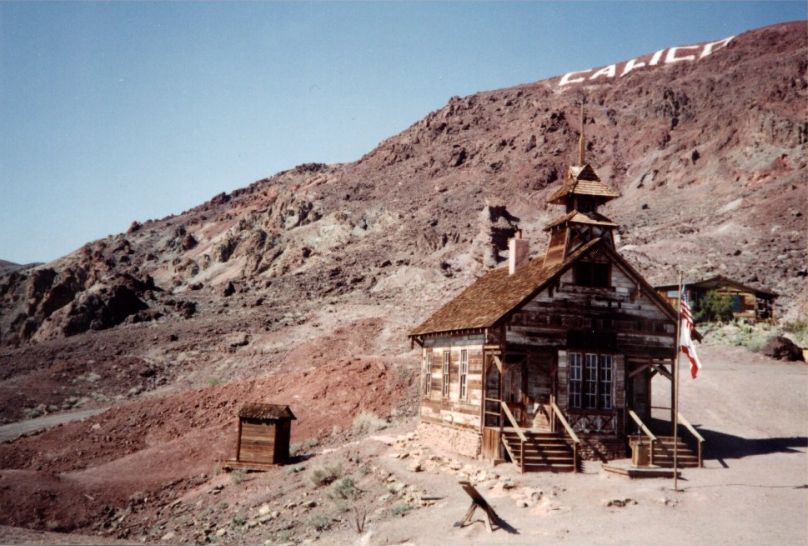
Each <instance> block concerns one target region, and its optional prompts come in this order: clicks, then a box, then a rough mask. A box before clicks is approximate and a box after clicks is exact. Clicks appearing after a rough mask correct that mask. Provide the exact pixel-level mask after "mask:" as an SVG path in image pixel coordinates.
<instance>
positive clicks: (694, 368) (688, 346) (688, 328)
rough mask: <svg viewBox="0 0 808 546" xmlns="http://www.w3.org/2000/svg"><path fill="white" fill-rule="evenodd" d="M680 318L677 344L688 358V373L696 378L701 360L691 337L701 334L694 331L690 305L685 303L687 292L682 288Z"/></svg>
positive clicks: (694, 326)
mask: <svg viewBox="0 0 808 546" xmlns="http://www.w3.org/2000/svg"><path fill="white" fill-rule="evenodd" d="M680 318H681V326H680V327H679V345H680V346H681V347H682V352H683V353H684V354H685V355H687V358H688V360H690V375H691V377H693V379H696V376H697V375H698V374H699V370H700V369H701V361H700V360H699V355H698V354H696V346H695V345H693V338H694V337H695V338H697V339H701V336H700V335H699V333H698V332H697V331H696V325H695V324H693V315H692V314H691V312H690V306H689V305H688V304H687V292H686V291H685V290H684V289H683V290H682V300H681V305H680Z"/></svg>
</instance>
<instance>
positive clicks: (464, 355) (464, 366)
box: [460, 349, 469, 400]
mask: <svg viewBox="0 0 808 546" xmlns="http://www.w3.org/2000/svg"><path fill="white" fill-rule="evenodd" d="M468 373H469V352H468V350H467V349H462V350H461V351H460V399H461V400H465V399H466V397H467V396H468V386H467V381H468V379H467V378H466V376H467V375H468Z"/></svg>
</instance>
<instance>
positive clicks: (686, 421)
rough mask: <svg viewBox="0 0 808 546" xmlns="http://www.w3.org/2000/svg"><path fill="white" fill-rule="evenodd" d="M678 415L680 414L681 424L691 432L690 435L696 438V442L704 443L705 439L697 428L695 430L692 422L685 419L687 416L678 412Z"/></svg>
mask: <svg viewBox="0 0 808 546" xmlns="http://www.w3.org/2000/svg"><path fill="white" fill-rule="evenodd" d="M676 413H678V414H679V422H680V423H682V424H683V425H684V426H685V428H686V429H687V430H689V431H690V434H692V435H693V436H695V437H696V440H698V441H699V442H703V441H704V438H703V437H702V435H701V434H699V432H698V431H697V430H696V429H695V428H693V425H691V424H690V421H688V420H687V419H685V416H684V415H682V414H681V413H679V412H678V411H677V412H676Z"/></svg>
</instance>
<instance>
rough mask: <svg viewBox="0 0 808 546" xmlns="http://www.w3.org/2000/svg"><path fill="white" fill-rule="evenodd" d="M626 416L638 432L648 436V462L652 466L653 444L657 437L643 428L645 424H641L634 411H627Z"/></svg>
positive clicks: (646, 428) (645, 427)
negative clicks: (649, 442)
mask: <svg viewBox="0 0 808 546" xmlns="http://www.w3.org/2000/svg"><path fill="white" fill-rule="evenodd" d="M628 415H629V417H631V419H632V420H633V421H634V422H635V423H636V424H637V426H638V427H640V430H641V431H642V432H643V433H644V434H645V435H646V436H648V438H649V439H650V440H651V453H650V457H649V461H648V462H649V463H650V464H652V465H653V464H654V442H656V441H657V437H656V435H655V434H654V433H653V432H651V430H650V429H649V428H648V427H647V426H645V423H643V422H642V419H640V416H639V415H637V414H636V413H635V412H634V410H631V409H630V410H628Z"/></svg>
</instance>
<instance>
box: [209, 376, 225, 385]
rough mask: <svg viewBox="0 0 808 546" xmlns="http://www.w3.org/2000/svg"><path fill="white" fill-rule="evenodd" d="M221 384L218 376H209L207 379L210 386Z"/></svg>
mask: <svg viewBox="0 0 808 546" xmlns="http://www.w3.org/2000/svg"><path fill="white" fill-rule="evenodd" d="M221 384H222V380H221V379H219V378H218V377H211V378H209V379H208V385H210V386H211V387H215V386H217V385H221Z"/></svg>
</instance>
